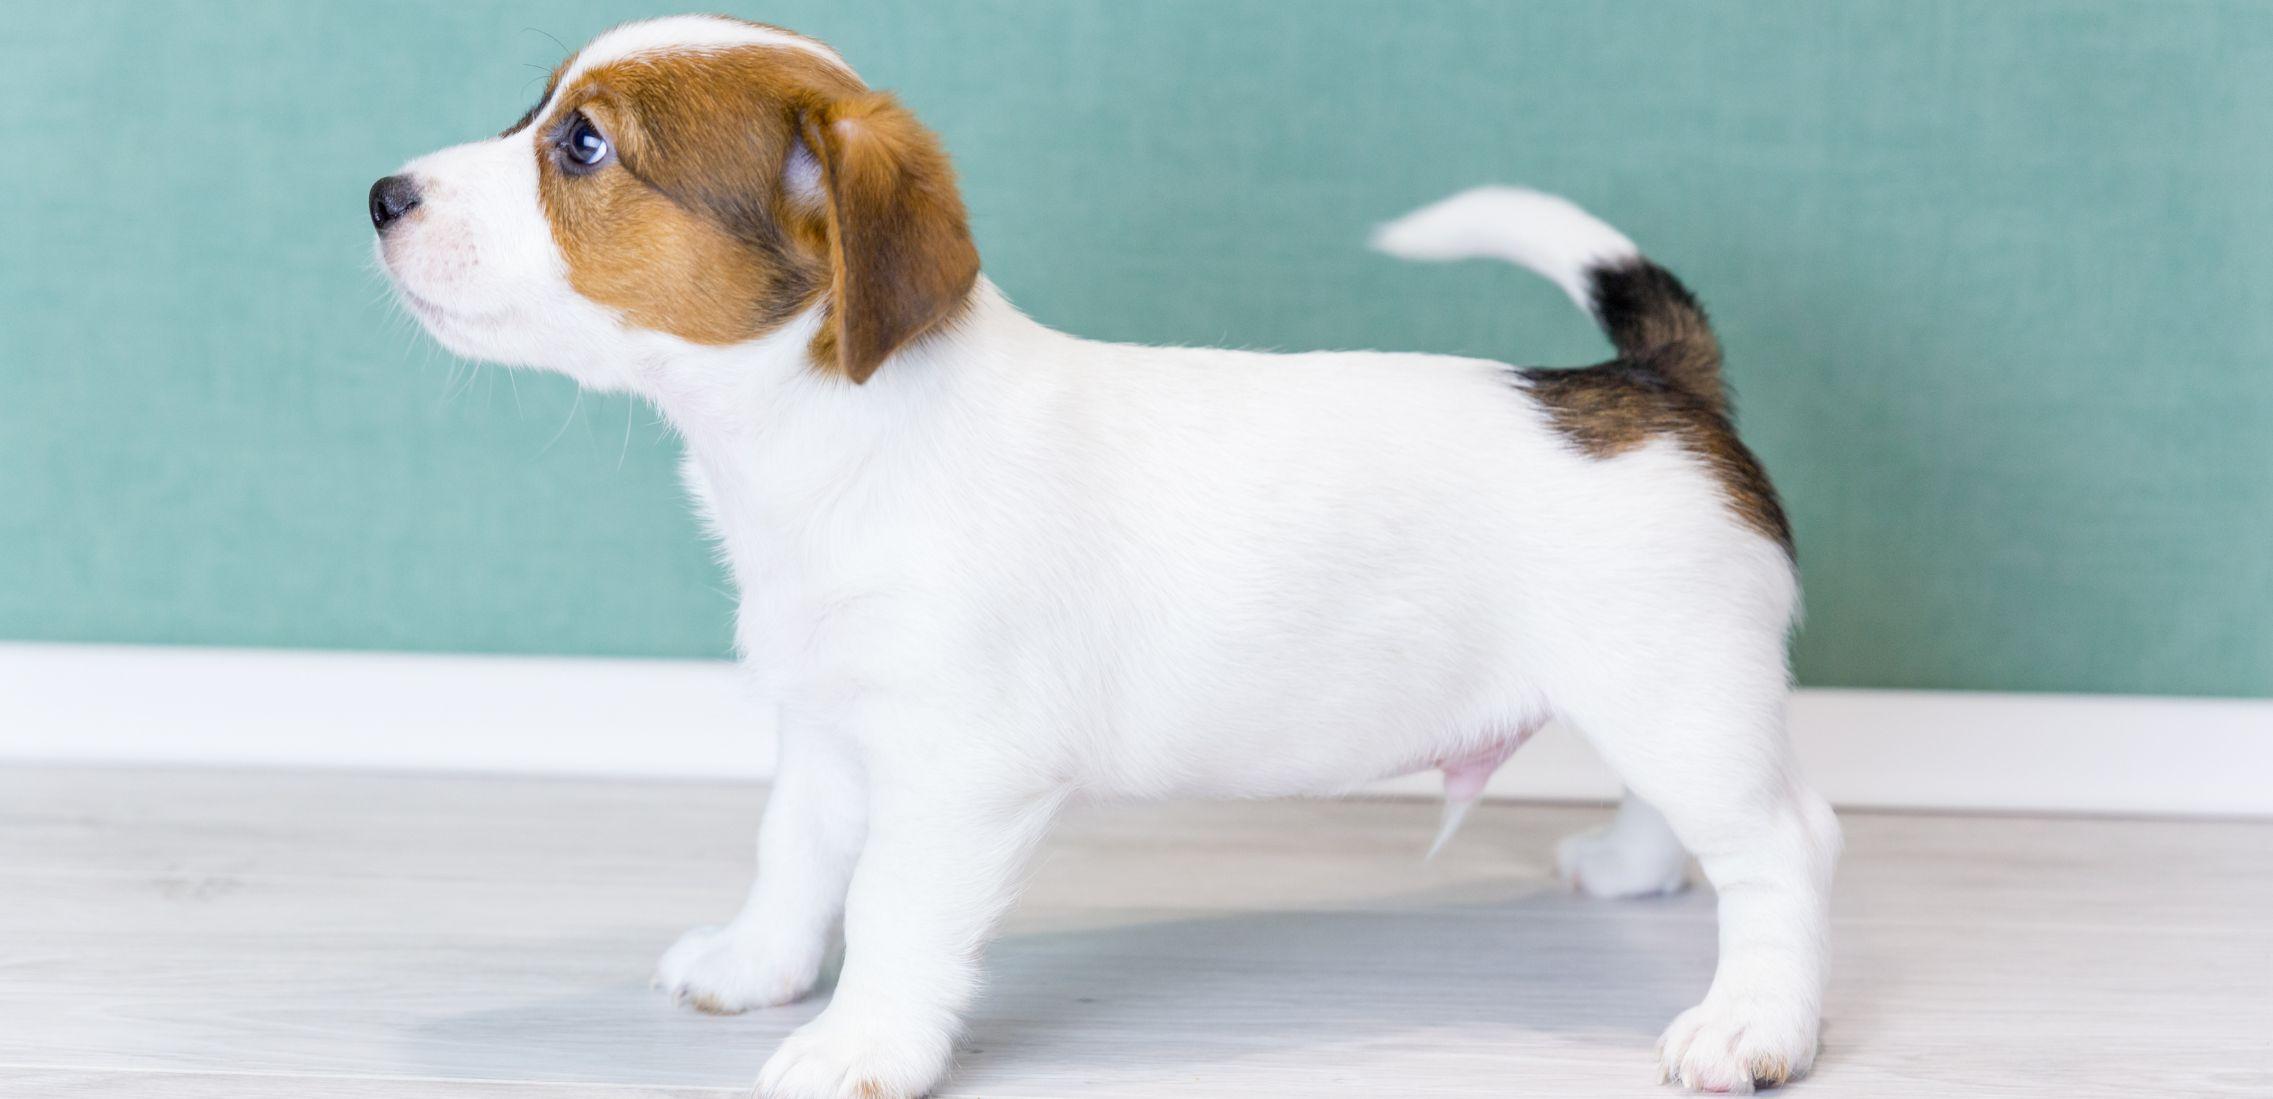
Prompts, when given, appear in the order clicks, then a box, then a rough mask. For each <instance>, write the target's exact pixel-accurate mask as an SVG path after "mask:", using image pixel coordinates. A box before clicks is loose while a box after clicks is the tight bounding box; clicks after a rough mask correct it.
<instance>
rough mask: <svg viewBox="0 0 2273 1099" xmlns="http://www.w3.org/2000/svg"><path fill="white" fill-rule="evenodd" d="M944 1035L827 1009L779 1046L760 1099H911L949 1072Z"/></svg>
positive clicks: (949, 1039) (763, 1077)
mask: <svg viewBox="0 0 2273 1099" xmlns="http://www.w3.org/2000/svg"><path fill="white" fill-rule="evenodd" d="M953 1045H954V1038H953V1035H952V1034H951V1033H950V1032H948V1031H945V1030H939V1029H934V1028H927V1027H921V1026H906V1025H888V1024H885V1023H883V1022H882V1021H881V1020H876V1019H869V1018H862V1017H860V1016H857V1015H854V1014H851V1013H848V1012H845V1011H842V1010H840V1009H839V1008H838V1007H837V1006H836V1005H831V1006H830V1008H829V1010H827V1011H824V1012H822V1013H821V1015H820V1017H819V1018H817V1019H814V1020H813V1021H812V1022H810V1023H807V1024H805V1025H804V1026H801V1027H799V1028H797V1030H796V1031H795V1032H794V1033H792V1034H790V1036H789V1037H788V1038H787V1039H786V1040H784V1041H783V1042H782V1043H781V1048H780V1049H779V1050H776V1051H775V1052H774V1055H773V1057H772V1058H770V1059H768V1060H767V1061H766V1067H765V1068H764V1069H763V1070H762V1071H760V1072H759V1074H758V1095H759V1096H761V1097H763V1099H915V1097H916V1096H919V1095H922V1094H924V1093H925V1092H928V1091H930V1090H931V1086H932V1085H933V1084H936V1083H938V1082H939V1078H940V1077H941V1076H943V1075H945V1074H946V1072H947V1062H948V1058H949V1056H950V1054H951V1052H952V1049H953Z"/></svg>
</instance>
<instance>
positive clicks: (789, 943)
mask: <svg viewBox="0 0 2273 1099" xmlns="http://www.w3.org/2000/svg"><path fill="white" fill-rule="evenodd" d="M867 810H868V793H867V790H866V789H865V788H864V784H863V783H862V781H861V777H860V771H859V767H858V765H857V763H856V762H855V759H854V756H853V751H852V746H851V745H849V744H846V743H843V742H842V741H841V739H839V738H836V737H832V736H829V735H828V734H826V733H822V732H817V731H814V730H792V729H790V728H788V727H784V729H783V731H782V737H781V752H780V760H779V764H778V765H777V767H776V768H775V777H774V783H773V792H772V794H771V796H770V797H769V798H768V799H767V801H766V814H765V822H764V824H763V825H762V826H761V828H760V829H759V832H758V872H757V878H756V880H755V881H754V882H753V883H752V884H751V886H750V895H749V898H748V899H747V900H745V901H744V902H743V904H742V911H741V913H740V914H738V915H736V916H735V917H734V919H733V921H732V922H730V923H727V924H725V925H723V926H715V927H698V928H695V929H694V930H692V931H689V932H687V933H686V934H685V935H683V936H681V937H680V938H679V941H678V942H677V943H676V944H674V945H673V946H672V947H671V949H670V950H669V951H667V952H666V953H665V954H664V955H663V960H662V961H661V962H660V963H659V964H658V965H657V966H656V973H655V982H656V984H658V985H659V986H661V987H663V988H664V989H666V990H667V991H669V992H670V994H671V999H672V1000H673V1001H675V1002H679V1003H686V1004H691V1005H693V1006H694V1007H696V1008H698V1009H700V1010H702V1011H707V1012H711V1013H713V1014H720V1015H730V1014H733V1013H735V1012H738V1011H746V1010H748V1009H750V1008H754V1007H772V1006H775V1005H777V1004H786V1003H789V1002H790V1001H792V1000H796V999H799V998H801V997H803V996H804V995H805V994H806V993H808V992H811V991H812V990H813V985H814V982H816V981H818V980H819V979H820V974H821V965H822V963H823V962H824V961H825V960H826V959H827V957H828V952H829V946H830V935H831V932H832V931H833V930H834V928H835V926H836V921H837V916H838V914H839V913H840V912H841V911H842V910H843V907H844V899H845V890H846V888H847V886H848V884H849V883H850V882H851V880H852V867H853V862H854V860H855V859H856V858H858V857H859V852H860V844H861V840H862V837H863V835H864V833H865V831H866V818H867Z"/></svg>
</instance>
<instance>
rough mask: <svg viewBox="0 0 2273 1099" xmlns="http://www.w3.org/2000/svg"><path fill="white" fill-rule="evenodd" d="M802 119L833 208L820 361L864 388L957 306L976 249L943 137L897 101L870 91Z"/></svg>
mask: <svg viewBox="0 0 2273 1099" xmlns="http://www.w3.org/2000/svg"><path fill="white" fill-rule="evenodd" d="M800 122H801V129H802V130H803V135H804V139H805V146H806V148H807V149H808V150H810V151H811V152H812V154H813V157H814V159H815V160H817V161H819V163H820V167H821V188H822V191H823V192H824V194H823V195H822V196H821V197H822V199H823V200H824V202H825V203H826V205H827V208H828V209H827V215H828V249H829V266H830V269H831V275H830V282H831V285H830V290H831V296H830V305H829V316H828V319H827V321H826V322H824V324H823V325H822V329H821V332H820V334H819V335H818V336H815V337H814V339H813V356H814V358H815V359H816V360H817V361H818V362H820V363H821V364H822V365H823V366H824V367H826V368H830V369H834V370H836V371H837V372H839V373H841V374H843V375H844V376H845V377H847V378H850V379H852V380H853V382H855V383H859V382H865V381H867V380H868V377H869V375H871V374H874V373H875V372H876V368H877V367H878V366H879V365H881V364H882V363H883V361H884V359H885V357H886V356H888V355H890V354H891V353H892V352H894V351H896V350H898V349H899V348H900V347H902V346H904V345H905V344H906V343H907V342H908V341H910V340H912V339H915V338H916V337H918V336H921V335H923V334H924V333H925V332H928V331H930V330H931V329H933V328H936V327H937V326H939V325H940V324H941V323H943V322H945V321H948V320H950V319H952V318H953V317H954V315H955V313H956V311H957V310H959V309H960V308H962V305H963V302H964V300H965V299H966V298H968V297H969V296H970V293H971V286H972V284H973V283H975V282H976V281H977V280H978V277H979V251H978V249H977V248H976V247H975V246H973V245H972V243H971V230H970V227H969V226H968V225H967V224H966V223H965V221H964V215H963V199H962V196H961V195H959V194H957V193H956V191H955V170H954V169H953V168H952V167H950V166H949V165H948V163H947V154H946V153H945V152H943V151H941V149H940V147H939V139H938V138H937V137H935V136H933V134H932V132H931V131H930V130H927V129H924V127H923V124H922V123H920V122H917V121H916V119H915V116H914V115H912V114H909V113H908V111H907V109H906V108H905V107H902V106H900V104H899V102H898V101H897V100H894V99H893V98H892V97H891V96H890V95H888V94H886V93H884V92H865V93H862V94H859V95H854V96H850V97H847V98H844V99H840V100H837V101H835V102H833V103H830V104H828V105H827V106H825V107H819V108H816V109H813V110H809V111H806V112H805V113H804V115H803V117H802V119H801V120H800Z"/></svg>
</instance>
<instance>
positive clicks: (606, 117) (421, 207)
mask: <svg viewBox="0 0 2273 1099" xmlns="http://www.w3.org/2000/svg"><path fill="white" fill-rule="evenodd" d="M371 219H372V223H373V225H375V226H376V227H377V229H378V235H379V240H378V245H377V247H378V251H379V256H380V260H381V262H382V263H383V265H384V266H385V268H386V270H387V273H388V275H389V276H390V277H391V278H392V279H393V281H394V284H395V286H396V288H397V289H398V290H399V292H400V294H401V296H402V299H403V300H404V302H405V303H406V304H407V305H408V307H409V308H410V310H411V312H412V313H414V314H415V315H416V316H417V317H418V319H419V321H420V323H422V324H423V325H424V326H425V327H426V329H427V330H428V331H429V332H432V333H433V334H434V336H435V338H437V339H439V340H440V341H441V342H442V343H443V344H444V345H445V346H447V347H449V348H450V349H451V350H452V351H455V352H457V353H459V354H461V355H466V356H469V357H473V358H481V359H490V360H495V361H500V362H507V363H513V364H517V365H527V366H538V367H546V368H550V369H555V370H560V371H563V372H565V373H568V374H569V375H571V376H573V377H575V378H577V379H578V380H579V381H581V382H583V383H585V384H587V385H592V386H595V387H600V388H620V387H624V386H629V385H632V384H634V382H635V380H636V376H635V373H634V371H635V368H636V364H638V363H641V362H644V361H651V360H653V359H654V358H655V357H656V356H657V355H658V354H659V353H662V354H667V352H668V349H669V348H670V347H672V346H674V341H676V343H677V344H692V345H703V346H712V347H716V346H724V345H731V344H738V343H745V342H748V341H751V340H756V339H760V338H763V337H766V336H769V335H772V334H774V333H776V332H777V331H779V330H781V329H782V328H783V327H785V326H786V325H788V324H790V323H791V322H792V321H793V320H795V319H797V318H798V317H800V316H803V315H805V314H807V313H808V312H811V311H814V310H816V309H817V310H818V311H819V313H820V315H821V322H820V324H819V326H818V329H817V331H816V332H815V334H814V335H813V336H812V338H811V340H810V342H809V344H808V345H807V350H808V352H809V355H810V358H811V361H812V365H813V367H814V368H815V369H818V370H822V371H825V372H829V373H832V374H835V375H838V376H841V377H843V378H845V379H848V380H850V381H852V382H855V383H858V382H865V381H867V380H868V378H869V376H870V375H871V374H873V373H874V372H875V371H876V369H877V367H878V366H879V365H880V364H882V363H883V361H884V360H885V359H886V358H887V357H889V356H890V355H891V354H892V353H893V352H894V351H896V350H898V349H899V348H901V347H903V346H905V345H907V344H908V343H909V342H910V341H912V340H914V339H916V338H918V337H920V336H922V335H924V334H925V333H927V332H930V331H933V330H935V329H937V328H938V327H939V326H941V325H943V324H945V323H948V322H949V321H951V320H952V319H953V318H954V316H955V314H956V313H957V312H958V311H959V309H960V308H961V306H962V304H963V303H964V301H965V300H966V298H967V297H968V296H969V293H970V290H971V287H972V285H973V283H974V282H975V281H976V280H977V277H978V269H979V259H978V251H977V249H975V248H974V247H973V246H972V244H971V238H970V232H969V230H968V228H967V227H966V224H965V220H964V214H963V203H962V199H961V197H960V196H959V195H958V194H957V192H956V190H955V181H954V173H953V170H952V169H951V168H950V166H949V165H948V162H947V157H946V155H945V154H944V153H943V152H942V151H941V150H940V146H939V141H938V139H937V138H936V137H934V136H933V135H932V133H931V132H930V131H929V130H926V129H925V128H924V127H923V126H922V124H920V123H918V122H917V121H916V120H915V118H914V116H912V115H910V114H909V113H908V112H907V111H906V110H905V109H904V108H902V107H901V106H900V105H899V104H898V103H897V102H896V101H894V100H893V99H892V97H891V96H889V95H887V94H885V93H882V92H875V91H871V90H869V89H868V87H867V86H866V85H865V84H863V83H861V81H860V78H859V77H858V76H855V75H854V74H853V72H852V70H851V69H850V68H849V67H847V66H846V65H845V63H844V61H843V60H842V59H841V58H839V57H838V56H837V55H836V53H835V52H834V51H832V50H830V49H829V48H828V47H826V46H823V45H821V44H820V43H818V42H815V41H813V40H811V39H808V38H804V37H801V36H798V35H795V34H792V33H790V32H788V31H783V30H779V29H776V28H773V27H767V26H763V25H760V24H755V23H744V22H741V21H738V20H732V19H726V18H723V17H713V16H688V17H679V18H673V19H661V20H655V21H652V22H647V23H635V24H630V25H628V26H624V27H619V28H617V29H615V30H612V31H609V32H608V33H606V34H604V35H602V36H600V37H599V38H598V39H595V40H594V41H593V42H592V43H591V44H590V45H589V46H586V47H585V48H584V50H583V51H581V52H580V53H578V55H577V56H576V57H574V58H572V59H570V60H569V61H567V62H565V63H563V64H562V65H561V67H560V68H559V69H558V70H556V71H555V72H554V73H553V76H552V80H551V81H550V83H549V84H548V85H547V86H546V89H545V93H544V96H543V98H542V99H540V100H539V101H538V103H537V105H536V106H535V107H533V108H531V109H530V111H529V113H528V114H527V115H526V116H524V117H523V118H522V119H521V120H520V121H519V122H517V123H515V124H514V125H513V126H512V127H511V128H509V129H507V130H506V131H505V132H504V133H503V134H501V135H499V136H498V137H495V138H492V139H489V140H486V141H477V142H473V143H471V144H466V145H460V146H457V147H455V148H451V149H445V150H443V151H441V152H438V153H434V154H432V155H429V156H425V157H421V158H419V159H417V160H414V161H412V162H411V163H410V164H408V165H406V166H405V167H404V168H403V169H402V171H400V172H399V173H397V174H395V175H392V176H388V177H387V178H385V179H382V180H380V181H379V182H378V183H377V184H376V185H374V186H373V187H372V189H371ZM659 348H661V349H663V350H662V351H660V352H659V351H658V349H659Z"/></svg>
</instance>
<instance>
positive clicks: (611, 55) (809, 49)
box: [539, 15, 860, 116]
mask: <svg viewBox="0 0 2273 1099" xmlns="http://www.w3.org/2000/svg"><path fill="white" fill-rule="evenodd" d="M737 46H777V47H780V48H782V49H791V50H802V51H804V52H806V53H809V54H812V55H813V56H815V57H818V58H820V59H821V60H823V61H826V62H828V63H829V64H831V65H835V66H836V67H838V68H840V69H843V70H844V71H845V74H846V75H848V76H851V77H852V78H853V79H855V80H858V79H860V74H859V73H856V72H853V71H852V66H851V65H849V64H846V63H845V59H844V58H842V57H839V56H837V51H835V50H832V49H830V48H829V47H828V46H826V45H823V44H822V43H820V42H818V41H815V40H813V39H811V38H807V37H805V36H804V35H801V34H792V33H790V32H789V31H785V30H782V29H780V28H778V27H764V26H759V25H758V24H756V23H745V22H742V21H741V20H739V19H728V18H726V17H724V16H719V15H673V16H667V17H665V18H662V19H649V20H646V21H644V22H639V23H626V24H624V25H622V26H620V27H617V28H615V29H613V30H610V31H606V32H604V33H602V34H601V35H600V37H598V38H595V39H593V40H592V42H591V44H590V45H587V46H585V47H584V49H583V51H582V52H580V53H578V54H577V55H576V62H575V63H574V64H572V65H570V66H569V67H568V71H567V72H565V73H562V74H561V76H560V82H559V83H558V84H556V85H554V91H553V98H554V99H558V98H559V96H560V91H561V90H562V89H566V88H572V87H575V86H576V81H577V79H578V78H579V77H581V76H583V75H584V74H585V73H588V72H590V71H592V70H593V69H596V68H599V67H601V66H603V65H610V64H613V63H615V62H618V61H622V60H624V59H625V58H629V57H636V56H639V55H641V54H651V53H700V52H702V51H704V50H725V49H733V48H735V47H737ZM545 106H546V107H547V108H548V111H549V108H550V107H551V104H550V103H549V102H548V103H547V104H546V105H545ZM544 113H548V112H542V111H541V112H539V114H540V116H541V115H542V114H544Z"/></svg>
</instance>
